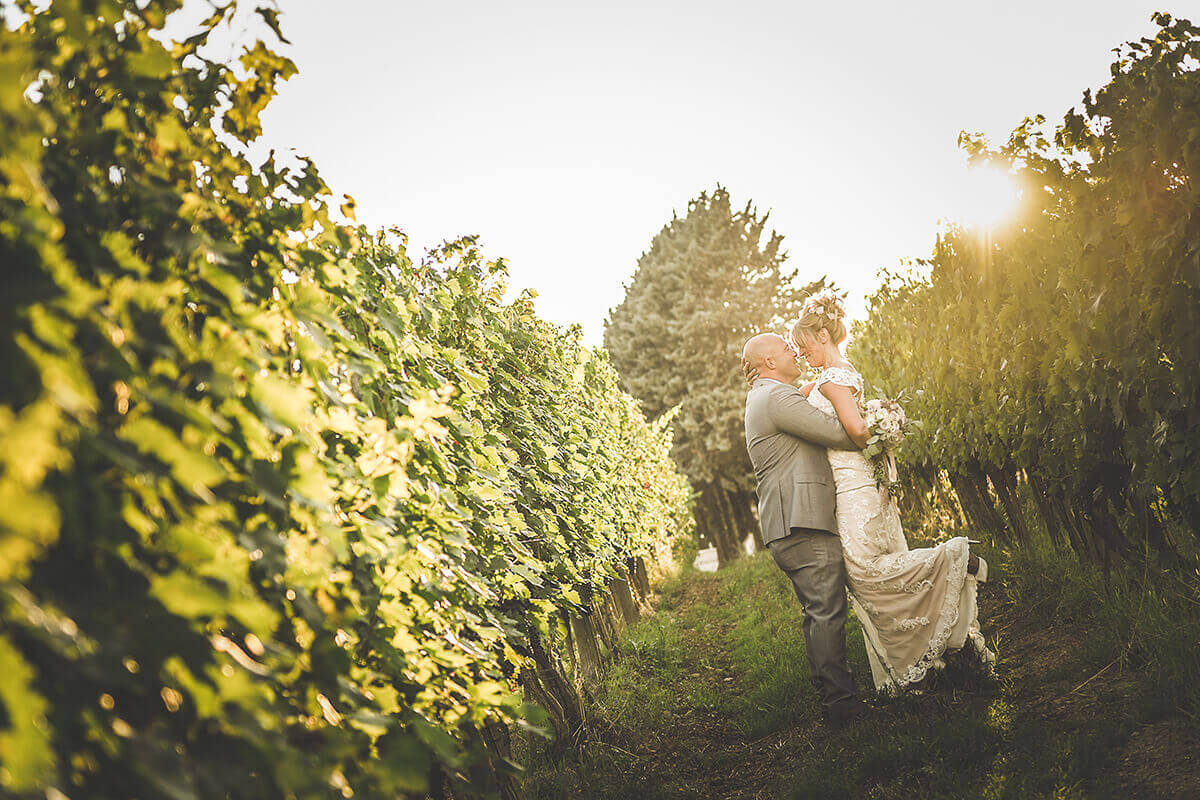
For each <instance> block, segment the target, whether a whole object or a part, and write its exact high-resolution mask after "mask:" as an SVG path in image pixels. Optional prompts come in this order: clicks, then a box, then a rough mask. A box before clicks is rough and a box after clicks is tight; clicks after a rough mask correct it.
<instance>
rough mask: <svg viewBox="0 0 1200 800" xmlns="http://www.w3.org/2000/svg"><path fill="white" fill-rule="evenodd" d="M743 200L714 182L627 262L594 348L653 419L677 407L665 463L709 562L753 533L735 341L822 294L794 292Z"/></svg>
mask: <svg viewBox="0 0 1200 800" xmlns="http://www.w3.org/2000/svg"><path fill="white" fill-rule="evenodd" d="M767 216H768V215H767V214H762V215H760V214H759V213H758V211H757V210H756V209H755V208H754V207H753V204H752V203H747V204H746V206H745V207H744V208H743V209H741V210H734V208H733V206H732V205H731V203H730V199H729V192H728V191H727V190H726V189H725V188H723V187H721V186H720V185H718V186H717V187H716V189H715V190H713V191H712V192H711V193H709V192H703V193H701V194H700V196H699V197H697V198H695V199H694V200H692V201H691V202H690V203H689V204H688V210H687V214H686V216H684V217H683V218H679V217H678V216H677V215H675V216H673V217H672V219H671V221H670V222H668V223H667V224H666V225H665V226H664V227H663V229H662V230H661V231H659V233H658V235H656V236H655V237H654V239H653V240H652V241H651V243H650V248H649V249H648V250H647V251H646V252H645V253H643V254H642V256H641V258H639V259H638V265H637V270H636V271H635V272H634V275H633V280H632V281H631V282H630V283H629V285H628V286H627V287H626V290H625V299H624V300H623V301H622V302H621V304H620V305H618V306H617V307H616V308H614V309H612V311H611V312H610V313H609V318H608V320H607V322H606V324H605V331H604V345H605V347H606V348H607V349H608V351H609V353H610V354H611V355H612V360H613V364H614V365H615V366H616V367H617V370H618V372H619V373H620V376H621V382H622V385H623V388H624V389H625V390H626V391H628V392H630V393H631V394H633V395H634V396H635V397H637V398H639V399H640V400H641V401H642V403H643V407H644V409H645V411H646V414H647V415H649V416H650V417H656V416H658V415H660V414H662V413H664V412H666V411H668V410H669V409H671V408H673V407H674V406H676V405H680V406H681V408H680V413H679V417H678V419H677V420H676V423H675V428H676V435H675V449H674V456H675V459H676V461H677V463H678V464H679V466H680V468H681V470H682V471H683V472H684V473H685V474H686V475H687V476H688V478H689V479H690V480H691V482H692V485H693V487H694V488H695V490H696V492H697V495H698V496H697V505H696V519H697V523H698V527H699V531H700V533H701V535H702V536H706V537H708V538H710V539H712V541H713V542H714V543H715V544H716V547H717V553H718V557H719V559H720V561H721V562H722V563H724V562H725V561H728V560H729V559H731V558H734V557H736V556H737V554H738V552H739V548H740V542H741V541H743V540H744V538H745V537H746V536H747V535H749V534H751V533H753V534H755V535H756V538H757V533H758V524H757V521H756V520H755V517H754V512H753V510H752V509H753V506H754V499H755V496H754V483H753V473H752V470H751V466H750V461H749V458H748V457H747V455H746V446H745V439H744V433H743V415H744V410H745V400H746V385H745V382H744V381H743V379H742V375H741V369H740V356H741V349H742V345H743V344H744V343H745V341H746V339H748V338H749V337H751V336H753V335H754V334H756V333H761V332H763V331H767V330H781V329H782V328H783V326H784V325H785V324H786V322H788V321H790V320H792V319H794V318H795V317H796V316H797V315H798V314H799V310H800V304H801V303H802V302H803V299H804V298H805V297H806V296H807V295H808V294H809V293H811V292H813V291H815V290H816V289H818V288H820V287H821V286H823V285H824V280H823V279H821V280H818V281H815V282H813V283H810V284H808V285H807V286H801V285H798V284H797V283H796V271H795V270H786V269H785V265H784V262H785V260H786V258H787V254H786V253H785V252H784V251H783V250H782V249H781V245H782V243H783V237H782V236H781V235H780V234H778V233H776V232H775V231H771V232H770V234H769V235H768V234H767V233H766V231H767V227H766V226H767Z"/></svg>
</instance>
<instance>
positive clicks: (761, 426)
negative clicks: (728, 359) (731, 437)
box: [746, 378, 857, 544]
mask: <svg viewBox="0 0 1200 800" xmlns="http://www.w3.org/2000/svg"><path fill="white" fill-rule="evenodd" d="M831 447H832V448H836V449H839V450H855V449H857V448H856V447H855V445H854V443H853V442H852V441H850V437H849V436H847V435H846V431H845V429H843V428H842V423H841V422H840V421H838V418H837V417H832V416H830V415H828V414H826V413H824V412H822V411H818V410H817V409H815V408H813V407H812V406H811V405H809V403H808V399H807V398H806V397H805V396H804V395H803V394H801V393H800V390H799V389H797V388H795V387H794V386H789V385H787V384H784V383H780V382H779V381H776V380H772V379H770V378H759V379H758V380H756V381H755V382H754V385H753V386H752V387H751V388H750V393H749V394H748V395H747V396H746V449H747V450H748V451H749V452H750V461H751V463H753V464H754V475H755V477H756V478H757V479H758V520H759V524H760V525H761V526H762V535H763V542H764V543H766V544H770V543H771V542H772V541H774V540H776V539H782V538H783V537H784V536H787V535H788V534H790V533H791V532H792V529H793V528H816V529H817V530H823V531H829V532H830V533H833V534H836V533H837V517H836V514H835V508H836V507H835V502H836V500H835V497H836V492H835V490H834V485H833V471H832V470H831V469H830V468H829V458H828V457H827V455H826V453H825V451H826V449H828V448H831Z"/></svg>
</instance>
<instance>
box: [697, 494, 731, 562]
mask: <svg viewBox="0 0 1200 800" xmlns="http://www.w3.org/2000/svg"><path fill="white" fill-rule="evenodd" d="M721 494H722V492H721V490H720V488H718V487H717V486H716V485H714V484H709V485H708V486H706V487H705V488H704V494H703V500H704V506H705V518H706V520H707V522H708V524H709V526H710V530H711V532H712V537H713V541H714V542H715V544H716V548H717V566H718V567H723V566H725V565H726V564H728V563H729V562H731V561H733V560H734V559H735V558H737V557H738V555H739V552H738V543H737V542H735V541H734V535H733V533H732V531H730V530H729V520H728V517H727V516H726V515H725V513H724V510H723V508H722V504H721Z"/></svg>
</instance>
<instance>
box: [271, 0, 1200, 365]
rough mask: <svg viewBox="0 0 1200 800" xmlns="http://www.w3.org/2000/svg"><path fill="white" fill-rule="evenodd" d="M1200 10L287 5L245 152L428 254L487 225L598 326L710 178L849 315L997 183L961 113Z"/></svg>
mask: <svg viewBox="0 0 1200 800" xmlns="http://www.w3.org/2000/svg"><path fill="white" fill-rule="evenodd" d="M1190 4H1191V0H1189V2H1187V3H1184V2H1178V0H1170V1H1169V0H1156V1H1155V2H1144V0H1037V1H1036V2H1031V1H1030V0H1009V2H1004V3H980V2H975V3H967V2H962V0H956V1H955V2H943V1H942V0H936V1H934V2H889V1H886V0H867V1H864V2H859V3H855V4H843V3H834V2H824V3H813V2H804V1H801V0H791V1H790V2H758V1H756V0H743V2H739V3H733V2H721V3H716V2H708V1H707V0H688V2H673V1H672V2H662V1H660V0H640V1H638V2H628V1H627V0H609V1H608V2H605V3H590V4H581V3H570V2H562V0H559V1H558V2H495V1H494V0H493V1H492V2H465V1H464V0H440V1H439V2H420V3H414V2H396V1H395V0H339V2H337V3H332V2H329V1H328V0H279V7H280V10H281V12H282V13H281V24H282V26H283V29H284V33H285V35H286V36H287V37H288V38H289V39H290V40H291V42H292V45H291V47H290V48H287V49H286V50H285V52H287V53H288V55H289V56H290V57H291V58H292V59H293V60H294V61H295V62H296V64H297V66H298V67H299V74H298V75H297V76H296V77H294V78H292V79H291V80H290V81H289V82H287V83H286V84H284V85H283V87H282V89H281V91H280V94H279V96H278V97H277V98H276V99H275V100H274V101H273V103H272V105H271V106H270V107H269V108H268V110H267V112H266V113H265V114H264V116H263V124H264V135H263V140H262V141H261V142H259V143H258V146H257V147H256V149H257V150H260V151H262V150H264V149H265V148H266V147H272V148H276V149H279V150H286V149H288V148H295V149H296V150H297V151H298V152H299V153H301V154H305V155H308V156H310V157H312V158H313V159H314V160H315V162H316V164H317V165H318V167H319V169H320V170H321V173H322V175H323V177H324V178H325V180H326V182H327V183H328V184H329V185H330V187H331V188H332V189H333V190H334V191H335V192H337V193H339V194H340V193H348V194H350V195H352V196H353V197H354V199H355V201H356V202H357V217H358V220H359V221H360V222H363V223H365V224H367V225H369V226H371V227H384V226H388V227H390V226H398V227H400V228H401V229H402V230H404V231H405V232H406V233H407V234H408V236H409V240H410V251H411V253H412V254H413V255H414V257H419V255H420V253H421V252H422V251H423V250H424V249H425V248H426V247H430V246H433V245H436V244H438V243H439V242H441V241H443V240H445V239H452V238H456V237H458V236H462V235H466V234H477V235H479V237H480V240H481V244H482V247H483V250H484V252H485V254H486V255H487V256H488V257H489V258H498V257H503V258H505V259H506V260H507V261H508V263H509V266H510V274H511V284H512V286H513V287H514V288H515V289H521V288H526V287H529V288H533V289H536V290H537V292H538V294H539V297H538V300H537V309H538V312H539V313H540V314H541V315H542V316H543V317H545V318H547V319H550V320H552V321H554V322H556V323H559V324H562V325H569V324H574V323H578V324H580V325H581V326H582V327H583V331H584V339H585V341H586V342H588V343H589V344H600V343H601V341H602V337H603V325H604V319H605V317H606V316H607V314H608V311H609V309H611V308H612V307H614V306H616V305H617V304H619V303H620V302H621V299H622V297H623V295H624V287H625V286H626V285H627V284H628V282H629V280H630V279H631V277H632V275H633V272H634V270H635V268H636V266H637V260H638V257H639V256H640V255H641V254H642V252H644V251H645V250H646V249H647V248H648V246H649V244H650V241H651V239H652V238H653V236H654V235H655V234H656V233H657V232H658V231H659V230H660V229H661V228H662V226H663V225H664V224H665V223H666V222H667V221H669V220H670V218H671V215H672V213H679V214H680V215H682V214H683V213H685V212H686V208H687V203H688V200H689V199H691V198H693V197H695V196H696V195H697V194H699V193H700V192H701V191H703V190H705V189H711V188H713V187H714V186H716V185H717V184H718V183H719V184H721V185H723V186H725V187H726V188H727V189H728V190H729V191H730V193H731V195H732V199H733V202H734V204H735V205H736V206H741V205H744V204H745V203H747V202H753V204H754V205H755V207H756V208H757V209H758V210H759V211H760V212H767V211H769V212H770V226H771V227H773V228H774V229H775V230H777V231H779V233H781V234H783V236H784V248H785V250H786V251H787V252H788V254H789V258H788V264H789V266H791V267H793V268H796V269H798V270H799V273H800V274H799V280H800V281H802V282H807V281H809V280H812V279H814V278H816V277H818V276H821V275H827V276H829V277H830V278H831V279H832V280H833V281H834V282H835V283H836V284H837V285H838V286H839V287H840V288H842V289H843V290H845V291H847V292H848V295H849V301H850V302H849V309H850V314H851V316H852V317H855V316H860V315H862V314H863V313H864V298H865V297H866V296H867V295H869V294H870V293H871V292H872V291H873V289H874V288H875V287H876V286H877V285H878V284H879V281H880V279H879V276H878V271H879V270H880V269H881V268H887V269H896V268H898V267H899V266H900V265H901V264H902V263H903V262H904V260H905V259H911V258H920V257H925V256H927V255H929V253H930V252H931V250H932V247H933V244H934V241H935V238H936V236H937V233H938V231H939V230H940V229H941V227H940V226H941V225H942V224H943V223H944V222H945V221H947V220H953V219H959V218H961V217H962V216H963V215H964V214H965V213H966V209H968V208H969V207H970V206H971V205H972V203H973V201H974V200H976V199H977V195H978V193H979V192H980V191H982V189H981V188H980V187H981V186H982V184H980V183H979V182H978V181H977V180H975V176H973V175H972V173H971V172H969V171H968V169H967V167H966V160H965V157H964V155H963V154H962V152H961V151H960V150H959V148H958V146H957V140H958V136H959V132H960V131H964V130H965V131H972V132H974V131H978V132H982V133H984V134H985V135H987V136H988V137H989V138H990V139H992V140H993V141H1003V140H1005V139H1007V136H1008V133H1009V132H1010V131H1011V130H1012V129H1013V128H1014V127H1015V126H1016V125H1018V124H1019V123H1020V122H1021V120H1022V119H1023V118H1024V117H1026V116H1033V115H1036V114H1039V113H1041V114H1044V115H1046V116H1047V117H1048V118H1050V119H1052V120H1057V119H1059V118H1061V116H1062V115H1063V113H1065V112H1066V111H1067V109H1068V108H1070V107H1072V106H1075V105H1078V104H1079V102H1080V97H1081V95H1082V92H1083V90H1084V89H1085V88H1088V87H1099V86H1102V85H1103V84H1104V83H1105V82H1106V81H1107V77H1108V74H1109V71H1108V68H1109V64H1110V63H1111V62H1112V60H1113V53H1112V49H1113V48H1114V47H1116V46H1118V45H1119V44H1120V43H1121V42H1124V41H1127V40H1131V39H1136V38H1139V37H1142V36H1147V35H1152V34H1153V32H1154V30H1155V29H1156V28H1155V26H1154V24H1153V23H1152V22H1151V20H1150V16H1151V13H1152V12H1153V11H1155V10H1165V11H1169V12H1172V13H1175V14H1182V15H1184V16H1187V14H1186V13H1184V12H1187V11H1190V10H1191V9H1188V8H1187V6H1189V5H1190ZM1193 16H1196V15H1195V14H1193Z"/></svg>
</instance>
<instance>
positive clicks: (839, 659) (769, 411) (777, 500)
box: [746, 378, 855, 710]
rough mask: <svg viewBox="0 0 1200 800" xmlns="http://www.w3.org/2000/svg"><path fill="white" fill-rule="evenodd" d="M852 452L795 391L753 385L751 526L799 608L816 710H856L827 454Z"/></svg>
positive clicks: (775, 384) (834, 425) (831, 421)
mask: <svg viewBox="0 0 1200 800" xmlns="http://www.w3.org/2000/svg"><path fill="white" fill-rule="evenodd" d="M831 447H832V448H838V449H842V450H850V449H854V443H853V442H851V441H850V437H849V436H847V435H846V431H845V430H844V429H843V428H842V425H841V423H840V422H839V421H838V420H837V418H835V417H831V416H829V415H828V414H825V413H822V412H820V411H818V410H817V409H815V408H813V407H812V406H810V405H809V404H808V400H807V399H806V398H805V397H804V395H802V394H801V393H800V391H799V390H798V389H796V388H795V387H793V386H788V385H787V384H783V383H780V382H779V381H775V380H771V379H770V378H759V379H758V380H756V381H755V382H754V386H752V387H751V389H750V393H749V395H747V397H746V449H747V450H748V451H749V453H750V461H751V463H753V464H754V475H755V477H756V478H757V479H758V519H759V524H760V525H761V527H762V534H763V541H764V542H765V543H766V545H767V549H769V550H770V551H771V555H772V557H774V559H775V563H776V564H778V565H779V567H780V569H782V570H783V571H784V573H786V574H787V576H788V578H790V579H791V581H792V588H793V589H795V591H796V597H798V598H799V599H800V602H801V603H802V604H803V606H804V643H805V649H806V650H807V652H808V666H809V674H810V676H811V678H812V682H813V686H814V687H815V688H816V690H817V694H818V695H819V696H820V698H821V705H822V706H823V707H824V708H826V709H827V710H828V709H833V710H837V709H838V708H839V707H841V706H842V705H843V704H846V703H853V702H855V694H854V679H853V678H852V677H851V676H850V670H849V668H848V667H847V666H846V565H845V563H844V562H843V560H842V543H841V540H840V539H838V535H837V516H836V505H835V504H836V493H835V489H834V484H833V472H832V470H831V469H830V468H829V459H828V457H827V456H826V453H825V451H826V449H827V448H831Z"/></svg>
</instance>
